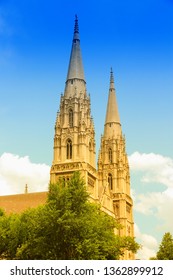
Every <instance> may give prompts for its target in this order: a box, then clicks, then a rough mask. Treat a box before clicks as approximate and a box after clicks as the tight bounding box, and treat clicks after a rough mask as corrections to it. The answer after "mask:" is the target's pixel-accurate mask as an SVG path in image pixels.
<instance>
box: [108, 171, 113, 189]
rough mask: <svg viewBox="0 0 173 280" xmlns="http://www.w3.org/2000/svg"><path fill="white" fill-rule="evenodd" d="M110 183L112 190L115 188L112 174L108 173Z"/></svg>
mask: <svg viewBox="0 0 173 280" xmlns="http://www.w3.org/2000/svg"><path fill="white" fill-rule="evenodd" d="M108 185H109V188H110V189H111V190H113V181H112V174H110V173H109V174H108Z"/></svg>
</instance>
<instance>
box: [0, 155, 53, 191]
mask: <svg viewBox="0 0 173 280" xmlns="http://www.w3.org/2000/svg"><path fill="white" fill-rule="evenodd" d="M49 172H50V167H49V166H48V165H46V164H35V163H32V162H31V161H30V159H29V157H28V156H25V157H19V156H18V155H14V154H11V153H4V154H2V156H1V157H0V195H8V194H18V193H24V190H25V185H26V184H27V185H28V191H29V192H40V191H46V190H47V189H48V184H49V177H50V175H49Z"/></svg>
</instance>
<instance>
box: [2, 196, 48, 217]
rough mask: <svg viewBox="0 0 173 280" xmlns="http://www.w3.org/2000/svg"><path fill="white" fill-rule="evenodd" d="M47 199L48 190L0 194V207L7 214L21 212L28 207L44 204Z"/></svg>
mask: <svg viewBox="0 0 173 280" xmlns="http://www.w3.org/2000/svg"><path fill="white" fill-rule="evenodd" d="M46 199H47V192H35V193H26V194H16V195H6V196H0V208H2V209H4V210H5V212H6V213H7V214H10V213H20V212H22V211H24V210H26V209H27V208H35V207H37V206H39V205H41V204H44V203H45V202H46Z"/></svg>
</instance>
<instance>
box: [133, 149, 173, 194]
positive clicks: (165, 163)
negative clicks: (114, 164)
mask: <svg viewBox="0 0 173 280" xmlns="http://www.w3.org/2000/svg"><path fill="white" fill-rule="evenodd" d="M129 164H130V168H131V170H134V171H142V172H143V177H142V181H143V182H145V183H151V182H154V183H160V184H163V185H165V187H166V188H168V189H169V191H168V190H167V193H168V194H169V196H172V197H173V159H171V158H169V157H164V156H162V155H158V154H154V153H150V154H140V153H139V152H135V153H133V154H132V155H131V156H129Z"/></svg>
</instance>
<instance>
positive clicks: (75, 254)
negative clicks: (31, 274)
mask: <svg viewBox="0 0 173 280" xmlns="http://www.w3.org/2000/svg"><path fill="white" fill-rule="evenodd" d="M88 198H89V195H88V193H87V191H86V188H85V185H84V181H83V180H82V179H81V177H80V174H79V173H78V172H77V173H74V175H73V176H72V177H71V179H70V180H69V181H68V182H65V181H63V180H61V181H59V182H58V183H57V184H55V185H50V189H49V193H48V199H47V202H46V204H45V205H43V206H41V207H38V208H36V209H30V210H27V211H25V212H24V213H22V214H21V215H20V216H18V218H15V219H16V225H15V224H13V225H11V226H9V224H11V222H10V221H11V220H10V221H9V220H8V219H10V218H7V221H8V223H7V224H8V226H7V229H8V230H7V231H8V236H10V239H9V238H8V239H7V238H5V237H4V240H5V241H6V242H5V243H4V244H5V245H4V247H3V248H2V249H1V254H4V255H5V256H6V258H8V259H10V258H12V259H25V260H27V259H28V260H29V259H61V260H63V259H64V260H84V259H85V260H94V259H97V260H103V259H119V258H120V256H121V255H123V253H124V250H127V249H128V250H131V251H132V252H134V253H135V252H136V251H137V249H138V248H139V245H138V244H137V243H136V242H135V240H134V239H133V238H131V237H119V236H116V235H115V233H114V230H115V228H119V227H120V225H119V224H118V223H117V222H116V221H115V219H113V218H112V217H110V216H109V215H107V214H106V213H104V212H103V211H101V209H100V206H99V205H96V204H94V203H91V202H89V199H88ZM13 219H14V218H13ZM15 227H18V230H17V235H16V237H15V240H14V241H12V239H13V235H14V234H15V233H14V228H15ZM8 246H9V247H10V248H12V250H10V251H9V250H8ZM14 252H15V254H14Z"/></svg>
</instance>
